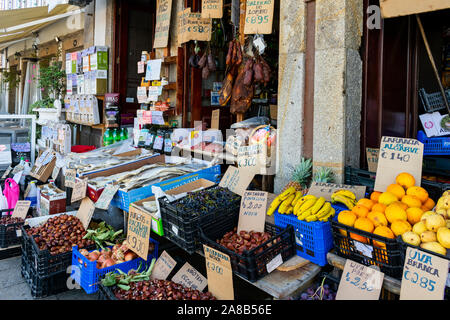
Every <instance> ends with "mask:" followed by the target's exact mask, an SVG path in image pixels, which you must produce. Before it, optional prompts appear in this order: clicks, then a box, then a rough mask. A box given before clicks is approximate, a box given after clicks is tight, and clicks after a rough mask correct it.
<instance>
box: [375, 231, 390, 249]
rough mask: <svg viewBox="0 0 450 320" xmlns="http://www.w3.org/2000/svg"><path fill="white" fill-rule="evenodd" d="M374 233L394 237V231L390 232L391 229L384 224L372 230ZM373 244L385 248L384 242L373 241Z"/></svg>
mask: <svg viewBox="0 0 450 320" xmlns="http://www.w3.org/2000/svg"><path fill="white" fill-rule="evenodd" d="M373 233H374V234H376V235H379V236H382V237H385V238H389V239H394V238H395V237H394V233H392V231H391V229H389V228H388V227H386V226H379V227H376V228H375V230H374V231H373ZM373 244H374V246H376V247H379V248H383V249H386V244H385V243H383V242H380V241H375V240H374V241H373Z"/></svg>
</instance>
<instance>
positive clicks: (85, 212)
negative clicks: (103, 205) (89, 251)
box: [76, 197, 95, 230]
mask: <svg viewBox="0 0 450 320" xmlns="http://www.w3.org/2000/svg"><path fill="white" fill-rule="evenodd" d="M94 211H95V205H94V202H92V200H91V199H89V198H87V197H86V198H84V199H83V200H82V201H81V205H80V208H79V209H78V211H77V215H76V217H77V218H78V219H80V221H81V223H83V227H84V229H85V230H87V228H88V227H89V223H90V222H91V219H92V216H93V215H94Z"/></svg>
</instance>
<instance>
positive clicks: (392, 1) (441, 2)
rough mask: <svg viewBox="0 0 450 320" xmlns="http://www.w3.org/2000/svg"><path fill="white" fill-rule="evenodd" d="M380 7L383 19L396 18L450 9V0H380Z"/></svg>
mask: <svg viewBox="0 0 450 320" xmlns="http://www.w3.org/2000/svg"><path fill="white" fill-rule="evenodd" d="M380 7H381V15H382V16H383V18H394V17H399V16H408V15H411V14H416V13H423V12H430V11H438V10H444V9H449V8H450V0H380Z"/></svg>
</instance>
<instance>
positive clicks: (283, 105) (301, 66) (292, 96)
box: [274, 0, 306, 193]
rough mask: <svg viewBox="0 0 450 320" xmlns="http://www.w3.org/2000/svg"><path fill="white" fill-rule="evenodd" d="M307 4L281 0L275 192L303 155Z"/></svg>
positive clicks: (285, 180)
mask: <svg viewBox="0 0 450 320" xmlns="http://www.w3.org/2000/svg"><path fill="white" fill-rule="evenodd" d="M305 7H306V6H305V3H304V1H303V0H301V1H298V0H285V1H281V2H280V43H279V67H278V119H277V125H278V143H277V174H276V176H275V190H274V191H275V192H276V193H278V192H279V191H280V190H281V189H282V188H283V187H284V186H285V185H286V183H288V182H289V181H290V177H291V174H292V170H293V168H294V167H295V166H296V165H297V164H298V163H299V162H300V161H301V158H302V144H303V137H302V132H303V123H302V115H303V95H304V78H305V21H306V19H305Z"/></svg>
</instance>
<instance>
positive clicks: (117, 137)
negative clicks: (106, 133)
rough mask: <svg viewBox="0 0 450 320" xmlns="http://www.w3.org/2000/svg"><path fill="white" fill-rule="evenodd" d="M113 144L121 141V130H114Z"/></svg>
mask: <svg viewBox="0 0 450 320" xmlns="http://www.w3.org/2000/svg"><path fill="white" fill-rule="evenodd" d="M112 140H113V141H112V143H117V142H119V141H120V133H119V130H117V128H115V129H114V131H113V134H112Z"/></svg>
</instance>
